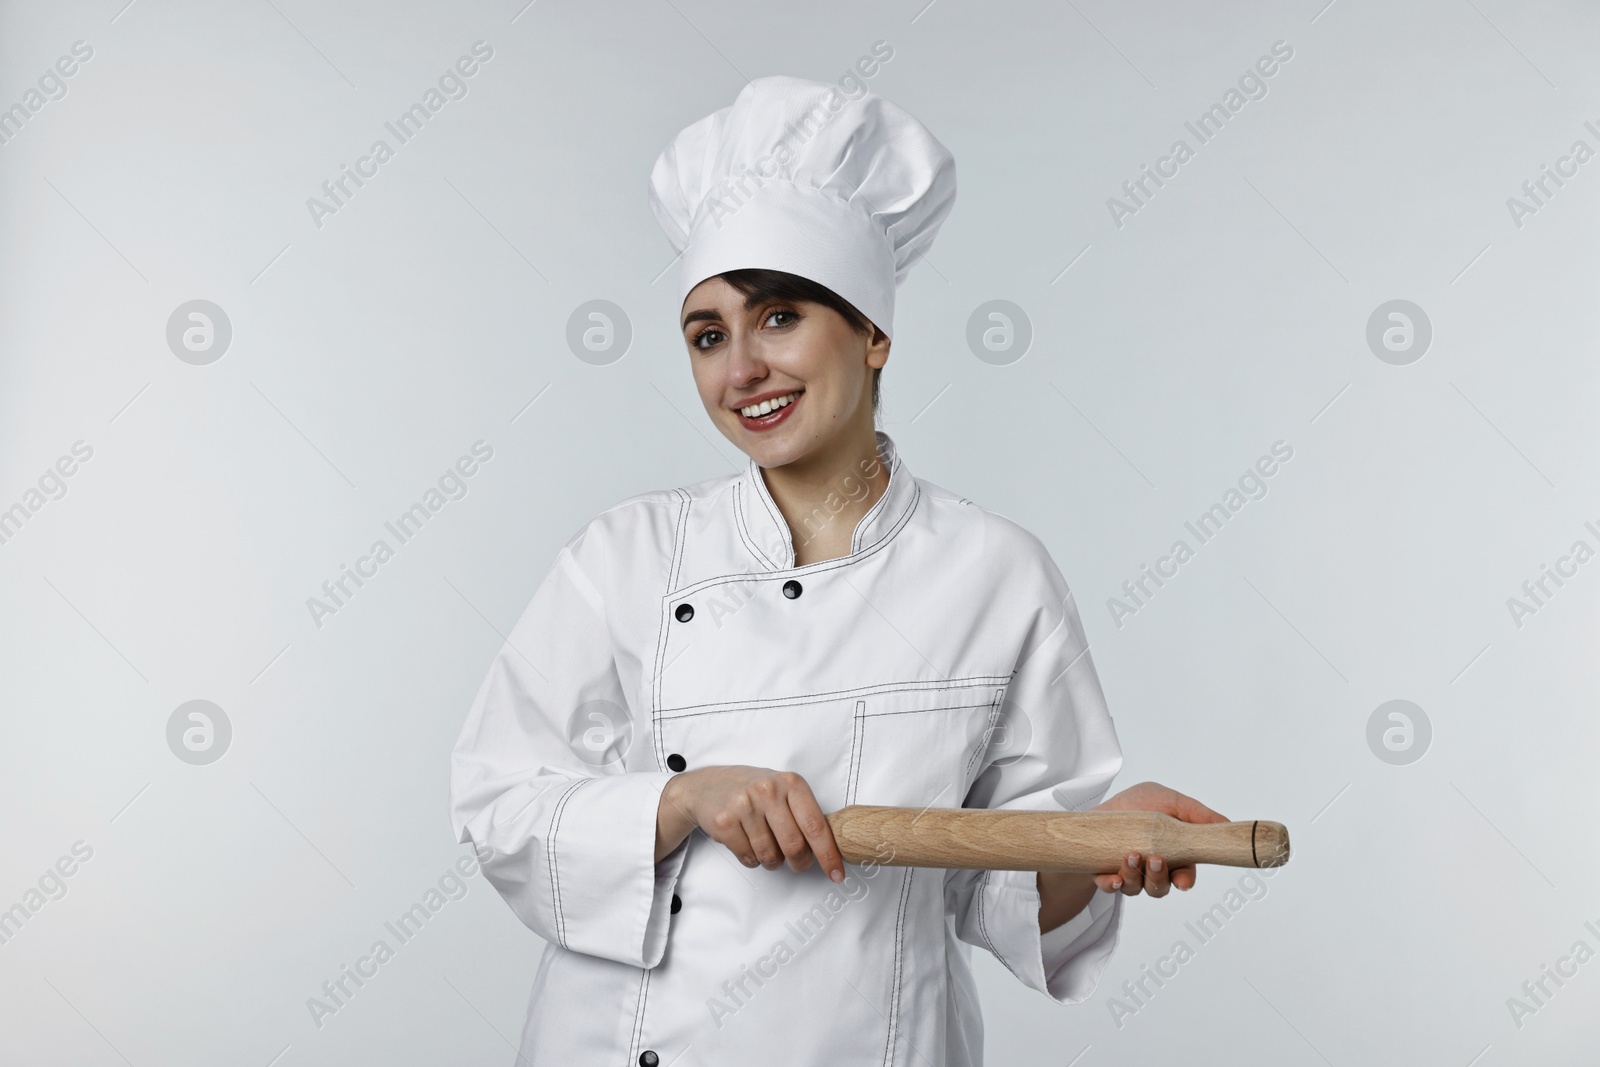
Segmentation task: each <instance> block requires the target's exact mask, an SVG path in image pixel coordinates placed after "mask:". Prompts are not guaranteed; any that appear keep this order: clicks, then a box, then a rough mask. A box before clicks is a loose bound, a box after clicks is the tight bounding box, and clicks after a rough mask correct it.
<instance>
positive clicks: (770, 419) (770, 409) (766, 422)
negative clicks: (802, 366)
mask: <svg viewBox="0 0 1600 1067" xmlns="http://www.w3.org/2000/svg"><path fill="white" fill-rule="evenodd" d="M803 396H805V391H804V390H801V389H795V390H793V391H791V392H788V393H778V394H776V395H772V396H768V397H764V398H762V399H761V400H760V401H758V402H757V403H754V404H745V405H742V406H740V407H739V408H737V409H736V410H737V411H738V413H739V423H740V425H742V426H743V427H744V428H745V429H747V430H753V431H755V432H757V433H760V432H761V431H764V430H770V429H772V428H773V427H774V426H777V425H778V424H779V423H781V422H783V421H784V420H785V419H787V418H788V417H789V415H790V413H792V412H793V411H794V409H795V405H796V404H798V403H799V402H800V400H801V398H802V397H803ZM747 412H754V413H755V414H746V413H747Z"/></svg>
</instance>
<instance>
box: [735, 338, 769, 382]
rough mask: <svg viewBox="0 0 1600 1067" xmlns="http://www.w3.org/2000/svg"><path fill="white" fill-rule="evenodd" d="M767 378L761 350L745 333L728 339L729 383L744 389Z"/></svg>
mask: <svg viewBox="0 0 1600 1067" xmlns="http://www.w3.org/2000/svg"><path fill="white" fill-rule="evenodd" d="M766 376H767V365H766V362H765V361H764V360H763V359H762V358H761V348H760V345H759V344H757V343H756V341H755V340H754V339H753V338H751V337H750V336H749V335H748V334H746V333H744V331H742V330H741V331H739V332H738V333H736V334H734V335H733V336H732V337H730V338H729V339H728V382H729V384H731V385H732V386H734V387H735V388H737V389H743V388H745V387H747V386H749V385H751V384H752V383H755V382H759V381H760V380H761V379H762V378H765V377H766Z"/></svg>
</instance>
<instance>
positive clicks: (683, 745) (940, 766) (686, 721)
mask: <svg viewBox="0 0 1600 1067" xmlns="http://www.w3.org/2000/svg"><path fill="white" fill-rule="evenodd" d="M1007 680H1008V679H1005V678H989V677H984V678H964V679H959V680H956V681H952V682H933V683H919V682H911V683H906V684H903V685H889V686H874V687H872V688H869V689H862V690H856V691H853V692H843V693H828V694H819V695H817V696H812V697H802V698H794V699H787V700H773V701H750V702H743V703H738V704H728V705H723V706H720V707H715V708H698V709H680V710H674V711H668V712H663V713H661V715H660V717H659V718H658V719H657V722H656V731H655V742H656V745H657V759H658V761H659V764H660V766H662V767H676V765H677V763H678V761H681V764H682V768H684V769H686V768H689V767H707V766H712V765H715V764H744V765H747V766H753V767H772V768H775V769H778V770H788V771H794V772H796V773H797V774H800V775H801V776H802V777H804V778H805V780H806V783H807V784H808V785H810V786H811V791H812V793H814V794H815V795H816V798H817V803H818V804H820V805H821V806H822V810H824V811H833V810H835V809H837V808H842V807H844V806H845V805H846V804H893V805H914V806H917V807H922V806H924V805H927V806H933V807H949V808H955V807H960V806H961V800H962V798H963V797H964V796H966V793H967V790H968V788H969V787H970V786H971V785H972V780H973V778H974V776H975V775H976V774H977V772H978V769H979V765H980V763H981V760H982V756H983V753H984V751H985V749H986V748H987V747H988V745H989V742H990V739H991V738H992V737H994V736H995V735H996V729H997V727H996V719H997V716H998V714H999V710H1000V699H1001V697H1002V696H1003V695H1004V693H1005V688H1004V684H1005V682H1006V681H1007ZM673 757H677V760H674V759H673Z"/></svg>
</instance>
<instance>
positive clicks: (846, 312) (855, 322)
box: [718, 267, 883, 418]
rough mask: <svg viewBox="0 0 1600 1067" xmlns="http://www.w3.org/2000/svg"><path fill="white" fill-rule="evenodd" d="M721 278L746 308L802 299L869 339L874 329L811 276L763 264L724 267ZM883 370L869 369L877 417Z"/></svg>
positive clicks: (849, 304) (846, 302)
mask: <svg viewBox="0 0 1600 1067" xmlns="http://www.w3.org/2000/svg"><path fill="white" fill-rule="evenodd" d="M718 277H719V278H721V279H722V280H723V281H725V282H727V283H728V284H729V285H731V286H733V287H734V289H736V290H738V292H739V294H740V295H741V296H743V297H744V298H745V306H746V307H749V306H752V305H755V304H759V303H761V302H762V301H763V300H805V301H809V302H810V303H813V304H821V305H822V306H823V307H828V308H832V309H833V310H834V311H837V312H838V313H839V314H840V315H841V316H842V317H843V318H844V321H845V322H846V323H847V324H848V325H849V326H850V328H851V329H852V330H854V331H855V332H856V333H859V334H861V335H862V336H864V337H867V338H869V339H870V338H871V337H872V331H873V329H874V326H873V323H872V320H871V319H869V318H867V317H866V316H865V315H863V314H861V312H859V311H857V310H856V308H855V305H854V304H852V303H850V301H848V300H846V299H845V298H844V297H842V296H840V295H839V294H838V293H836V292H834V291H833V290H832V289H829V288H828V287H827V286H825V285H820V284H818V283H817V282H814V281H812V280H811V279H810V278H802V277H800V275H798V274H790V273H788V272H786V271H781V270H768V269H766V268H765V267H745V268H741V269H739V270H726V271H723V272H722V273H721V274H719V275H718ZM882 373H883V368H882V367H874V368H872V414H873V417H874V418H876V417H877V415H878V411H879V408H880V406H881V405H880V403H879V400H878V393H879V390H878V378H879V376H880V375H881V374H882Z"/></svg>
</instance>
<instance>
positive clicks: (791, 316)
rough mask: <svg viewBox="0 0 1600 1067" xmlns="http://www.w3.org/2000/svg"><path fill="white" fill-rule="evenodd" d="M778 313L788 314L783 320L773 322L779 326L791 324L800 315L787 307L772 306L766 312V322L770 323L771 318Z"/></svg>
mask: <svg viewBox="0 0 1600 1067" xmlns="http://www.w3.org/2000/svg"><path fill="white" fill-rule="evenodd" d="M779 315H786V316H788V318H787V319H786V320H785V321H783V322H779V323H775V324H774V325H776V326H779V327H783V326H792V325H794V324H795V323H796V322H799V321H800V315H799V313H798V312H794V311H790V310H789V309H788V308H773V309H772V310H771V311H770V312H768V313H767V322H769V323H771V322H772V320H773V319H774V318H776V317H777V316H779Z"/></svg>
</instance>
